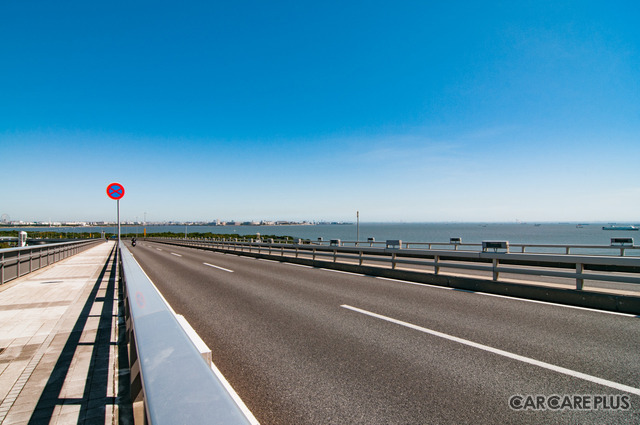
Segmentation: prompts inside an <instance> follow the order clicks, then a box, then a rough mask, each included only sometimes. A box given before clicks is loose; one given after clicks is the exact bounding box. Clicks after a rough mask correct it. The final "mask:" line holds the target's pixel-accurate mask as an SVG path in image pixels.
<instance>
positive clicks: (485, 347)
mask: <svg viewBox="0 0 640 425" xmlns="http://www.w3.org/2000/svg"><path fill="white" fill-rule="evenodd" d="M340 307H343V308H346V309H349V310H351V311H355V312H357V313H361V314H365V315H367V316H370V317H375V318H376V319H381V320H385V321H387V322H391V323H395V324H397V325H401V326H404V327H407V328H410V329H413V330H416V331H420V332H423V333H426V334H429V335H433V336H437V337H439V338H444V339H447V340H449V341H453V342H457V343H460V344H464V345H467V346H469V347H474V348H477V349H480V350H484V351H487V352H490V353H494V354H497V355H500V356H503V357H507V358H510V359H513V360H518V361H520V362H523V363H528V364H531V365H534V366H539V367H542V368H545V369H548V370H552V371H554V372H558V373H562V374H564V375H568V376H573V377H574V378H579V379H583V380H585V381H589V382H593V383H596V384H599V385H604V386H606V387H609V388H614V389H616V390H620V391H625V392H628V393H631V394H635V395H640V388H634V387H630V386H628V385H624V384H619V383H617V382H613V381H609V380H606V379H602V378H598V377H596V376H591V375H587V374H585V373H582V372H577V371H575V370H571V369H566V368H564V367H560V366H556V365H552V364H551V363H546V362H542V361H539V360H535V359H532V358H530V357H525V356H521V355H518V354H514V353H510V352H508V351H504V350H500V349H498V348H493V347H489V346H488V345H483V344H478V343H477V342H473V341H469V340H467V339H463V338H458V337H456V336H453V335H448V334H445V333H442V332H438V331H434V330H431V329H427V328H423V327H422V326H418V325H414V324H412V323H408V322H403V321H402V320H398V319H393V318H391V317H388V316H383V315H381V314H377V313H373V312H371V311H367V310H362V309H360V308H357V307H352V306H350V305H346V304H343V305H341V306H340Z"/></svg>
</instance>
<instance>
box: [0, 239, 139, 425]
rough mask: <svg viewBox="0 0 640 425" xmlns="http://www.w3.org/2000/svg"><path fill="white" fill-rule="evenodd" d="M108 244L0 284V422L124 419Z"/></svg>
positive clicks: (123, 363)
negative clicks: (0, 324) (0, 285)
mask: <svg viewBox="0 0 640 425" xmlns="http://www.w3.org/2000/svg"><path fill="white" fill-rule="evenodd" d="M114 248H115V244H114V243H113V242H109V243H104V244H101V245H98V246H95V247H93V248H91V249H89V250H87V251H84V252H82V253H80V254H77V255H75V256H73V257H70V258H68V259H66V260H63V261H61V262H59V263H56V264H54V265H52V266H49V267H46V268H44V269H42V270H39V271H36V272H34V273H31V274H29V275H26V276H24V277H22V278H19V279H16V280H15V281H12V282H11V283H9V284H5V285H3V286H2V287H0V323H2V326H1V327H0V400H1V402H0V423H2V424H3V425H9V424H25V423H29V424H35V423H50V424H72V423H73V424H82V423H103V421H104V423H112V422H113V421H114V419H115V420H116V422H117V419H118V417H120V418H121V420H122V419H124V420H125V423H126V422H128V421H127V419H126V418H127V417H130V416H131V407H130V404H129V395H128V388H129V382H128V375H127V373H128V365H127V357H126V348H124V351H122V350H123V347H126V345H125V344H124V343H122V341H123V340H122V338H123V336H124V332H123V330H122V329H121V327H119V326H118V315H119V310H120V309H119V305H118V289H119V288H118V282H117V273H118V271H117V264H116V263H115V258H116V257H115V249H114ZM122 327H123V326H122ZM119 360H120V361H119ZM119 372H120V374H119ZM123 373H124V375H123ZM118 377H119V378H118Z"/></svg>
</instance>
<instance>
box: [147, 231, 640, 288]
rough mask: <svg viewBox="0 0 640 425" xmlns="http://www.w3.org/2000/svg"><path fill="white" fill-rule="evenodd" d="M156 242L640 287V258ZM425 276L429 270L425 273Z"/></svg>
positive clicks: (494, 276) (394, 266) (438, 271)
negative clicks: (639, 285) (614, 283)
mask: <svg viewBox="0 0 640 425" xmlns="http://www.w3.org/2000/svg"><path fill="white" fill-rule="evenodd" d="M152 240H158V241H160V242H166V243H175V244H180V245H186V246H197V247H209V248H213V249H219V250H229V251H236V252H248V253H257V254H267V255H278V256H280V257H283V258H284V257H294V258H300V257H301V256H306V257H308V258H310V259H311V260H313V261H315V260H316V259H326V260H328V261H331V262H338V261H339V260H342V261H343V262H352V263H356V262H357V264H358V265H360V266H362V265H364V264H365V263H368V264H372V263H375V264H379V263H383V264H384V263H386V264H389V265H390V267H391V269H397V268H398V267H399V266H403V265H407V266H421V267H430V268H432V270H433V273H434V274H436V275H438V274H441V273H442V269H443V268H447V269H457V270H474V271H483V272H490V273H491V276H492V279H493V281H498V280H499V279H500V274H502V273H509V274H515V275H522V276H544V277H555V278H566V279H573V280H574V281H575V285H576V289H579V290H581V289H583V285H584V281H585V280H590V281H601V282H620V283H630V284H640V258H638V257H617V256H590V255H568V254H562V255H559V254H533V253H529V254H526V253H524V254H523V253H510V252H477V251H461V250H429V249H398V248H375V247H345V246H337V245H335V246H324V245H312V244H291V243H289V244H285V243H262V242H236V241H219V240H202V239H200V240H197V239H196V240H194V239H186V240H185V239H168V238H157V239H155V238H154V239H152ZM567 269H569V270H567ZM609 269H611V270H609ZM412 271H415V270H412ZM424 272H425V273H427V272H428V271H427V270H424Z"/></svg>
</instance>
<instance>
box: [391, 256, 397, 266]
mask: <svg viewBox="0 0 640 425" xmlns="http://www.w3.org/2000/svg"><path fill="white" fill-rule="evenodd" d="M395 269H396V253H395V252H394V253H392V254H391V270H395Z"/></svg>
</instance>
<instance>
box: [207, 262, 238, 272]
mask: <svg viewBox="0 0 640 425" xmlns="http://www.w3.org/2000/svg"><path fill="white" fill-rule="evenodd" d="M202 264H204V265H205V266H209V267H214V268H216V269H220V270H224V271H225V272H229V273H233V270H229V269H225V268H224V267H220V266H215V265H213V264H209V263H202Z"/></svg>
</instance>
